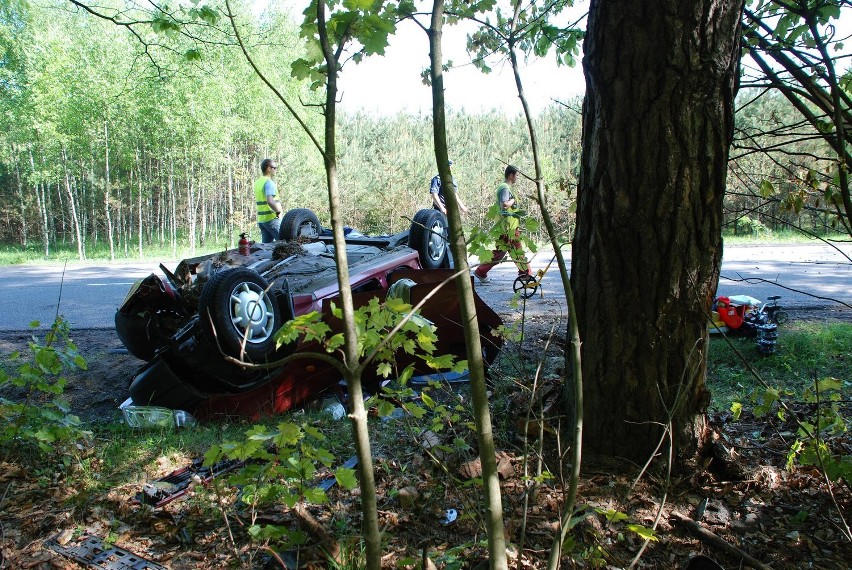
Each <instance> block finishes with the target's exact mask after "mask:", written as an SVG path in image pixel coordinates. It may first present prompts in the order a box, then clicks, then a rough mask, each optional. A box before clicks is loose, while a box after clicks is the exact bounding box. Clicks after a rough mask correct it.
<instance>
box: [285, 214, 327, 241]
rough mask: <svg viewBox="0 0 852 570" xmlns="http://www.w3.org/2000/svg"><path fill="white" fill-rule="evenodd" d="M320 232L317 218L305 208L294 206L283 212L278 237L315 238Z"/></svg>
mask: <svg viewBox="0 0 852 570" xmlns="http://www.w3.org/2000/svg"><path fill="white" fill-rule="evenodd" d="M320 232H322V225H321V224H320V221H319V218H317V215H316V214H314V213H313V212H312V211H311V210H309V209H307V208H296V209H294V210H290V211H288V212H287V213H286V214H284V218H283V219H282V220H281V227H280V228H279V229H278V239H283V240H286V241H293V240H297V239H299V238H315V237H317V236H319V235H320Z"/></svg>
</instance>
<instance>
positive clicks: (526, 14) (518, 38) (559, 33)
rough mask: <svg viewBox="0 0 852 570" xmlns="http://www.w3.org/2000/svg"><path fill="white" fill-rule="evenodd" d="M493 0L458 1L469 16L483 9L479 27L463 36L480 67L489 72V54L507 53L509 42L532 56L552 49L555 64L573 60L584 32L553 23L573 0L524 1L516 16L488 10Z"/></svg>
mask: <svg viewBox="0 0 852 570" xmlns="http://www.w3.org/2000/svg"><path fill="white" fill-rule="evenodd" d="M495 4H496V2H493V1H488V2H480V3H474V4H471V5H469V7H468V8H465V7H466V3H464V4H461V3H460V4H459V6H460V8H459V14H460V15H462V16H468V17H469V16H471V15H473V14H476V13H477V12H478V11H482V12H485V13H487V15H486V16H485V18H484V23H483V24H482V25H481V27H480V28H479V29H478V30H477V31H476V32H474V33H473V34H470V35H468V38H467V50H468V52H470V53H471V54H473V55H474V59H473V63H474V65H476V66H477V67H478V68H479V69H480V70H482V71H483V72H485V73H489V72H490V71H491V68H490V67H489V65H488V63H487V62H488V60H489V58H493V57H494V56H495V55H496V56H505V55H507V54H508V53H509V46H510V45H512V46H514V48H515V49H520V50H521V51H522V52H523V53H525V54H530V53H532V54H533V55H535V56H536V57H546V56H547V55H548V53H550V52H551V50H552V51H553V53H554V54H555V57H556V63H557V64H558V65H568V66H572V67H573V66H574V65H575V64H576V62H577V59H576V58H577V56H578V55H579V53H580V43H581V42H582V40H583V36H584V33H585V32H584V31H583V30H582V29H580V28H576V27H574V26H560V25H557V24H556V23H555V22H556V20H557V19H558V16H559V15H560V14H562V13H563V11H564V10H565V9H567V8H570V7H571V6H573V4H574V2H573V0H558V1H555V2H548V3H545V4H544V5H538V4H535V3H532V4H529V5H525V6H524V7H523V9H522V10H519V11H518V13H517V14H518V16H517V19H514V18H513V14H512V13H509V14H504V13H503V11H502V10H501V9H500V8H497V9H496V10H493V11H492V9H493V8H494V5H495ZM513 4H514V3H513ZM513 7H514V6H513Z"/></svg>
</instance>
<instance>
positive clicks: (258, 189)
mask: <svg viewBox="0 0 852 570" xmlns="http://www.w3.org/2000/svg"><path fill="white" fill-rule="evenodd" d="M267 180H269V176H261V177H260V178H258V179H257V180H256V181H255V183H254V197H255V200H256V201H257V221H258V223H263V222H268V221H270V220H274V219H275V211H274V210H273V209H272V208H271V207H270V206H269V203H268V202H267V201H266V193H265V192H264V191H263V187H264V186H266V181H267Z"/></svg>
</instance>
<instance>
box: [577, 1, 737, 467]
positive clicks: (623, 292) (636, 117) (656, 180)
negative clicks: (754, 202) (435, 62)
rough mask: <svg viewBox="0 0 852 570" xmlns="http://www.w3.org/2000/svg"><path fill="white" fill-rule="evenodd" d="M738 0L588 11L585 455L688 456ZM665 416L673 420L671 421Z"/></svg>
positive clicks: (712, 277)
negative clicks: (665, 441)
mask: <svg viewBox="0 0 852 570" xmlns="http://www.w3.org/2000/svg"><path fill="white" fill-rule="evenodd" d="M741 5H742V1H741V0H660V1H658V2H647V1H646V0H622V1H621V2H618V3H615V2H612V1H607V0H592V3H591V7H590V12H589V23H588V33H587V36H586V39H585V44H584V52H585V58H584V61H583V66H584V70H585V75H586V85H587V87H586V97H585V102H584V109H583V159H582V165H581V181H580V193H579V203H578V211H577V232H576V236H575V240H574V244H573V264H572V280H573V282H574V283H575V284H576V291H577V312H578V318H579V328H580V336H581V338H582V340H583V347H582V358H583V369H584V370H583V372H584V379H583V380H584V383H585V388H586V391H587V398H586V400H585V419H586V424H585V428H586V437H585V443H586V445H587V446H588V449H589V450H591V451H593V452H599V453H605V454H610V455H618V456H623V457H627V458H629V459H632V460H634V461H642V460H644V459H646V458H647V457H648V456H649V454H651V453H652V452H653V450H654V449H655V447H656V445H657V443H658V442H659V441H660V438H661V436H662V435H663V429H664V426H665V425H666V424H668V423H669V420H670V419H671V423H672V426H673V433H674V435H673V438H674V445H675V451H676V453H677V454H678V457H679V459H681V460H683V459H685V458H687V457H691V456H692V454H693V453H694V451H695V450H696V446H697V443H698V437H697V436H698V434H699V430H700V428H701V425H702V422H703V412H704V411H705V410H706V407H707V403H708V401H709V393H708V392H707V389H706V387H705V383H704V375H705V369H706V347H707V317H706V315H707V313H708V311H709V310H710V303H711V299H712V297H713V295H714V292H715V290H716V285H717V282H718V277H719V265H720V262H721V258H722V240H721V223H722V197H723V194H724V191H725V174H726V170H727V162H728V149H729V145H730V141H731V137H732V132H733V113H734V94H735V90H736V73H737V70H738V63H739V39H740V10H741V7H742V6H741ZM670 416H671V418H670Z"/></svg>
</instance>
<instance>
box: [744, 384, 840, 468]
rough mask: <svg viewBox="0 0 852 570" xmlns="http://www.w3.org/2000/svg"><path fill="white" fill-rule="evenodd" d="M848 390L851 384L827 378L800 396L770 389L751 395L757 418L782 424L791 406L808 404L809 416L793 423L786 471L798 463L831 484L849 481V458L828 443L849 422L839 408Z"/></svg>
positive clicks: (791, 392)
mask: <svg viewBox="0 0 852 570" xmlns="http://www.w3.org/2000/svg"><path fill="white" fill-rule="evenodd" d="M844 384H845V385H846V386H845V387H844ZM850 386H852V383H850V382H849V381H846V382H843V381H841V380H839V379H837V378H831V377H828V378H823V379H821V380H815V381H814V383H813V384H812V385H810V386H808V387H807V388H806V389H805V390H804V391H803V392H801V393H796V392H793V391H780V390H778V389H776V388H771V387H770V388H759V389H755V390H754V391H753V392H752V394H751V395H750V399H751V400H752V402H754V403H755V405H754V408H753V411H754V415H755V416H756V417H758V418H762V417H765V416H767V415H769V414H774V415H776V416H777V417H778V418H779V419H780V420H782V421H783V420H785V418H786V417H787V411H788V410H791V409H793V407H794V406H795V404H794V402H804V403H806V404H810V405H809V406H807V408H808V410H810V411H809V413H808V414H807V415H806V416H800V417H799V418H798V419H796V423H797V424H798V430H797V437H796V438H795V439H793V440H792V441H791V443H790V449H789V451H788V453H787V469H788V470H792V469H793V468H794V466H795V464H796V463H797V462H798V463H799V464H800V465H810V466H813V467H816V468H818V469H819V470H820V471H822V472H824V473H825V475H826V477H827V478H828V479H829V480H831V481H835V482H836V481H840V480H841V479H842V480H847V481H848V480H849V478H850V477H852V455H850V454H848V453H844V452H843V451H842V447H838V446H835V447H832V444H831V442H832V440H835V441H836V438H842V437H843V436H844V435H845V434H846V433H847V431H848V430H849V424H850V421H852V420H850V418H849V417H847V415H845V414H844V410H843V407H842V402H843V396H842V394H843V393H844V391H848V389H849V387H850ZM844 388H845V390H844ZM782 403H786V406H782ZM738 404H739V403H738V402H735V403H734V406H733V407H734V408H735V410H736V411H737V412H738V411H739V410H741V408H742V407H741V405H738ZM797 415H798V414H797ZM736 416H737V417H738V416H739V414H738V413H737V414H736Z"/></svg>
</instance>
